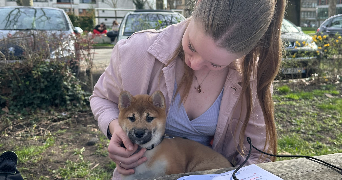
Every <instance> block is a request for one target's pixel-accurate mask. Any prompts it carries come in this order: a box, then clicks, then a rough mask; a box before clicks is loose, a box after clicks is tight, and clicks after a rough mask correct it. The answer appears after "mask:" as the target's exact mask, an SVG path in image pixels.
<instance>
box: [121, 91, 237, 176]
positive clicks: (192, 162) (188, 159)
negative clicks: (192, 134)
mask: <svg viewBox="0 0 342 180" xmlns="http://www.w3.org/2000/svg"><path fill="white" fill-rule="evenodd" d="M119 110H120V113H119V118H118V121H119V124H120V126H121V127H122V129H123V130H124V131H125V132H126V133H127V136H128V137H129V138H130V140H131V141H132V143H135V144H138V145H139V146H141V147H143V148H146V149H147V151H146V152H145V156H146V157H147V161H146V162H145V163H143V164H141V165H139V166H138V167H136V168H135V173H134V174H132V175H129V176H123V179H124V180H130V179H142V178H153V177H159V176H163V175H168V174H178V173H185V172H193V171H203V170H209V169H218V168H227V167H231V164H230V162H229V161H228V160H227V159H226V158H224V157H223V156H222V155H221V154H219V153H217V152H215V151H214V150H212V149H211V148H210V147H207V146H204V145H202V144H200V143H198V142H195V141H192V140H188V139H183V138H178V137H176V138H172V139H167V138H164V133H165V124H166V111H165V98H164V95H163V94H162V92H160V91H156V92H154V93H153V94H152V95H151V96H149V95H136V96H134V97H133V96H132V95H131V94H130V93H129V92H127V91H123V92H121V94H120V97H119Z"/></svg>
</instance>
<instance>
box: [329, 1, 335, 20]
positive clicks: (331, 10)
mask: <svg viewBox="0 0 342 180" xmlns="http://www.w3.org/2000/svg"><path fill="white" fill-rule="evenodd" d="M335 14H336V0H329V10H328V15H329V17H331V16H333V15H335Z"/></svg>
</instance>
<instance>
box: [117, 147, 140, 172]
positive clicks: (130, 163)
mask: <svg viewBox="0 0 342 180" xmlns="http://www.w3.org/2000/svg"><path fill="white" fill-rule="evenodd" d="M145 152H146V149H141V150H140V151H139V152H138V153H135V154H133V155H132V156H130V157H129V158H124V157H120V156H118V157H115V159H116V162H119V164H117V166H118V165H119V166H120V167H122V168H124V169H132V168H135V167H137V166H139V165H140V164H142V163H144V162H145V161H146V160H147V158H146V157H143V155H144V153H145ZM120 162H121V163H120Z"/></svg>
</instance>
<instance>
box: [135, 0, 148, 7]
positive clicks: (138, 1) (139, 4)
mask: <svg viewBox="0 0 342 180" xmlns="http://www.w3.org/2000/svg"><path fill="white" fill-rule="evenodd" d="M132 1H133V4H134V5H135V7H136V8H137V9H144V5H145V3H146V2H147V0H132Z"/></svg>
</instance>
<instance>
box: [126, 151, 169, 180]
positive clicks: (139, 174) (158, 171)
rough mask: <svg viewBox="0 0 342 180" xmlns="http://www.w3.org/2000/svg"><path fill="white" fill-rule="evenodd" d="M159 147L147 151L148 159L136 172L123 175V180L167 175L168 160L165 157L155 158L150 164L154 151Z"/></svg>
mask: <svg viewBox="0 0 342 180" xmlns="http://www.w3.org/2000/svg"><path fill="white" fill-rule="evenodd" d="M156 149H157V148H154V149H152V150H148V151H146V152H145V156H146V157H147V159H148V160H147V161H146V162H145V163H143V164H141V165H139V166H138V167H136V168H135V173H134V174H132V175H129V176H122V179H123V180H135V179H143V178H151V177H159V176H162V175H165V172H166V168H167V161H166V160H165V159H164V158H159V159H158V160H155V161H154V162H153V164H151V166H148V164H149V159H151V158H152V157H153V154H154V151H156Z"/></svg>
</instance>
